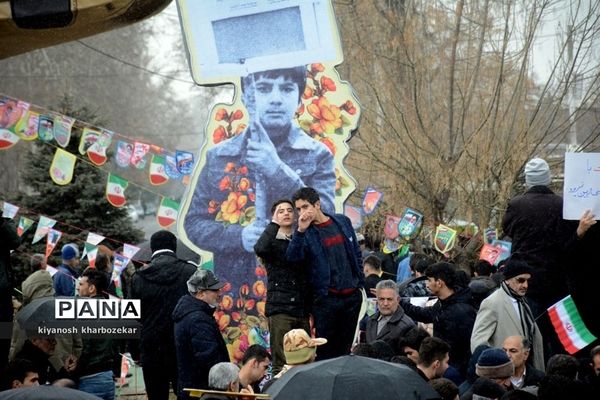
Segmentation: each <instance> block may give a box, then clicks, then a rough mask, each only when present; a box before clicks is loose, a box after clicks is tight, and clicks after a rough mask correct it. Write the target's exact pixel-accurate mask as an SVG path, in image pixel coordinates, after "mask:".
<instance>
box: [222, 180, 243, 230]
mask: <svg viewBox="0 0 600 400" xmlns="http://www.w3.org/2000/svg"><path fill="white" fill-rule="evenodd" d="M225 178H229V177H228V176H226V177H225ZM225 178H223V179H225ZM242 196H243V197H244V198H242V199H240V197H242ZM246 201H247V199H246V196H244V195H242V194H241V193H238V192H232V193H229V196H227V200H225V201H224V202H223V203H221V217H222V218H223V221H226V222H229V223H230V224H235V223H237V222H238V221H239V220H240V215H241V213H242V207H243V206H244V205H245V204H246ZM240 205H241V206H240Z"/></svg>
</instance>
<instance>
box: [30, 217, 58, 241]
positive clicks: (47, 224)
mask: <svg viewBox="0 0 600 400" xmlns="http://www.w3.org/2000/svg"><path fill="white" fill-rule="evenodd" d="M54 224H56V220H54V219H52V218H48V217H44V216H43V215H42V216H40V219H39V221H38V224H37V228H36V229H35V233H34V234H33V241H32V242H31V243H32V244H35V243H37V242H39V241H40V240H42V238H43V237H44V236H46V234H47V233H48V229H50V228H52V227H53V226H54Z"/></svg>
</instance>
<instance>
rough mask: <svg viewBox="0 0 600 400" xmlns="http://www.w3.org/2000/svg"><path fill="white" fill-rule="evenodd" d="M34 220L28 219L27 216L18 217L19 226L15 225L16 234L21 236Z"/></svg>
mask: <svg viewBox="0 0 600 400" xmlns="http://www.w3.org/2000/svg"><path fill="white" fill-rule="evenodd" d="M34 222H35V221H34V220H32V219H29V218H27V217H21V218H19V226H17V235H19V237H20V236H23V234H24V233H25V232H26V231H27V230H28V229H29V228H31V226H32V225H33V223H34Z"/></svg>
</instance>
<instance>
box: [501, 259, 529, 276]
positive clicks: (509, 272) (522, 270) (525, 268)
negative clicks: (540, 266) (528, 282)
mask: <svg viewBox="0 0 600 400" xmlns="http://www.w3.org/2000/svg"><path fill="white" fill-rule="evenodd" d="M522 274H529V275H532V274H533V268H531V267H530V266H529V264H527V263H526V262H525V261H523V260H519V259H515V258H513V257H511V258H509V259H508V261H507V262H506V265H505V266H504V268H503V269H502V275H504V280H508V279H510V278H514V277H515V276H518V275H522Z"/></svg>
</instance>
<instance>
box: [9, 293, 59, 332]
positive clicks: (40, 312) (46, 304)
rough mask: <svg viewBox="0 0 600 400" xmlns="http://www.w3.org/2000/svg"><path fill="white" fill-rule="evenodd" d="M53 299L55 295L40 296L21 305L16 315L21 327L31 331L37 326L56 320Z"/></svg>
mask: <svg viewBox="0 0 600 400" xmlns="http://www.w3.org/2000/svg"><path fill="white" fill-rule="evenodd" d="M54 299H55V297H40V298H39V299H35V300H32V301H31V302H30V303H29V304H27V305H26V306H25V307H23V308H22V309H21V310H20V311H19V312H18V313H17V315H16V319H17V322H18V323H19V326H20V327H21V329H25V330H28V331H31V330H35V329H37V327H38V326H43V325H47V324H50V323H54V322H56V318H55V317H54Z"/></svg>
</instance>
